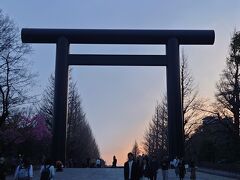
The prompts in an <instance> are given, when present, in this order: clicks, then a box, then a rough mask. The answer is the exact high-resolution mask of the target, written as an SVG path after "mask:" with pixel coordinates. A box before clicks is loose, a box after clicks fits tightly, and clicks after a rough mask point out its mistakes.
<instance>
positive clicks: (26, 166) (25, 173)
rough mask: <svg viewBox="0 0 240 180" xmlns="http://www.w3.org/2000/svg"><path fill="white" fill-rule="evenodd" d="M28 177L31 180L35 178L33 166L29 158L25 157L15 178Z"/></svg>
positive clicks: (27, 179)
mask: <svg viewBox="0 0 240 180" xmlns="http://www.w3.org/2000/svg"><path fill="white" fill-rule="evenodd" d="M20 178H22V179H24V178H25V179H26V180H30V179H32V178H33V167H32V165H31V164H30V162H29V160H28V159H26V158H25V157H23V159H22V163H21V164H20V165H18V166H17V168H16V171H15V174H14V179H20Z"/></svg>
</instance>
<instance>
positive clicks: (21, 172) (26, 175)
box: [17, 166, 30, 180]
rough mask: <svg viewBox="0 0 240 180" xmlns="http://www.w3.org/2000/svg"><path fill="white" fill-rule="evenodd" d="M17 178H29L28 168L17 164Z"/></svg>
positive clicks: (20, 179)
mask: <svg viewBox="0 0 240 180" xmlns="http://www.w3.org/2000/svg"><path fill="white" fill-rule="evenodd" d="M17 177H18V180H29V179H30V177H29V168H25V167H23V166H19V169H18V176H17Z"/></svg>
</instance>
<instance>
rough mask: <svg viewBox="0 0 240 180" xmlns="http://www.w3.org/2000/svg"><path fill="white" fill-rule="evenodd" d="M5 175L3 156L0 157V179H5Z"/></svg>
mask: <svg viewBox="0 0 240 180" xmlns="http://www.w3.org/2000/svg"><path fill="white" fill-rule="evenodd" d="M6 175H7V166H6V163H5V158H4V157H3V156H1V157H0V179H1V180H5V179H6Z"/></svg>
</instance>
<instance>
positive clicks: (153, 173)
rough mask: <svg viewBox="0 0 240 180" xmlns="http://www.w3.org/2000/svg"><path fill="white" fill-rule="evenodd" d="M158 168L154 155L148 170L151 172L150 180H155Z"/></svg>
mask: <svg viewBox="0 0 240 180" xmlns="http://www.w3.org/2000/svg"><path fill="white" fill-rule="evenodd" d="M158 166H159V164H158V162H157V157H156V155H154V156H153V157H152V160H151V161H150V170H151V174H150V179H151V180H157V170H158Z"/></svg>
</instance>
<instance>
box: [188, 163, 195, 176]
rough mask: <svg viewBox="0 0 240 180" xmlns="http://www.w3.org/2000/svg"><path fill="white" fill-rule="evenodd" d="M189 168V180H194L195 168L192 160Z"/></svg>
mask: <svg viewBox="0 0 240 180" xmlns="http://www.w3.org/2000/svg"><path fill="white" fill-rule="evenodd" d="M189 168H190V179H191V180H195V179H196V166H195V162H194V161H193V160H191V161H190V163H189Z"/></svg>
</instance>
